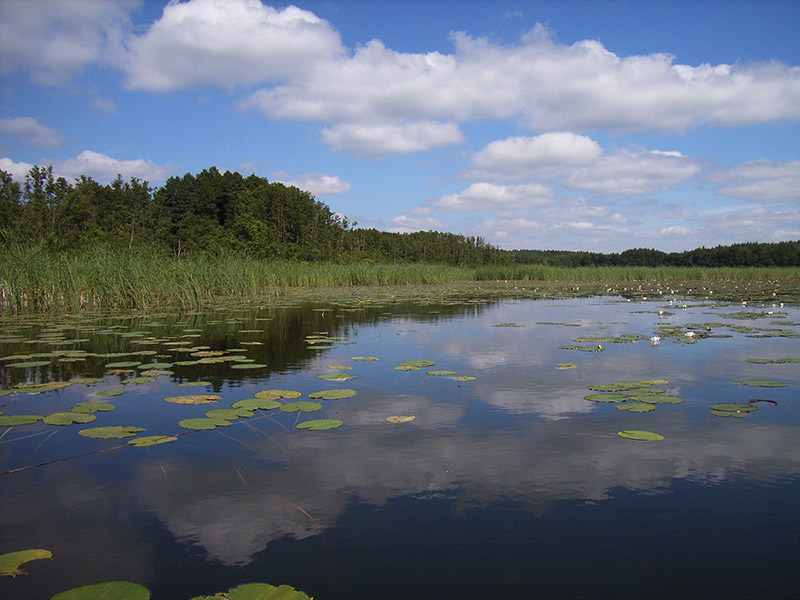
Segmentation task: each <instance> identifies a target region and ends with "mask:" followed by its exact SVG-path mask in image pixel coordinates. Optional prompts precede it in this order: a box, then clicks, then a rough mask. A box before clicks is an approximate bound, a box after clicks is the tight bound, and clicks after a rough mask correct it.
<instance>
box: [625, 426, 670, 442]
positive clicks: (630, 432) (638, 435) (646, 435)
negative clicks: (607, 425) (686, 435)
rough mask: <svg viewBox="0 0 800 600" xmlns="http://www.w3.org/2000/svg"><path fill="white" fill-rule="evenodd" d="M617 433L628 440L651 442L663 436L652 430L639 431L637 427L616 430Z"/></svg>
mask: <svg viewBox="0 0 800 600" xmlns="http://www.w3.org/2000/svg"><path fill="white" fill-rule="evenodd" d="M617 435H618V436H620V437H624V438H627V439H629V440H644V441H651V442H655V441H658V440H663V439H664V436H663V435H661V434H660V433H653V432H652V431H639V430H637V429H625V430H623V431H620V432H618V433H617Z"/></svg>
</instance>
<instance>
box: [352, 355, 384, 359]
mask: <svg viewBox="0 0 800 600" xmlns="http://www.w3.org/2000/svg"><path fill="white" fill-rule="evenodd" d="M352 360H378V357H377V356H354V357H353V358H352Z"/></svg>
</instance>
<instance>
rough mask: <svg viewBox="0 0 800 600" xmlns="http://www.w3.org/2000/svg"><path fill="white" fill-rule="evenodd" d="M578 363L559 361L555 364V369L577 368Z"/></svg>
mask: <svg viewBox="0 0 800 600" xmlns="http://www.w3.org/2000/svg"><path fill="white" fill-rule="evenodd" d="M577 368H578V365H577V364H576V363H574V362H560V363H558V364H557V365H556V369H558V370H559V371H564V370H566V369H577Z"/></svg>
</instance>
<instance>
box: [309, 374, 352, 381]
mask: <svg viewBox="0 0 800 600" xmlns="http://www.w3.org/2000/svg"><path fill="white" fill-rule="evenodd" d="M317 379H324V380H325V381H347V380H348V379H358V378H357V377H356V376H355V375H350V374H349V373H325V374H324V375H317Z"/></svg>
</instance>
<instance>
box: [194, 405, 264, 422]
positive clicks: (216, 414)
mask: <svg viewBox="0 0 800 600" xmlns="http://www.w3.org/2000/svg"><path fill="white" fill-rule="evenodd" d="M206 416H207V417H208V418H210V419H225V420H226V421H235V420H236V419H239V418H247V417H252V416H253V411H250V410H247V409H244V408H212V409H211V410H207V411H206Z"/></svg>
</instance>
